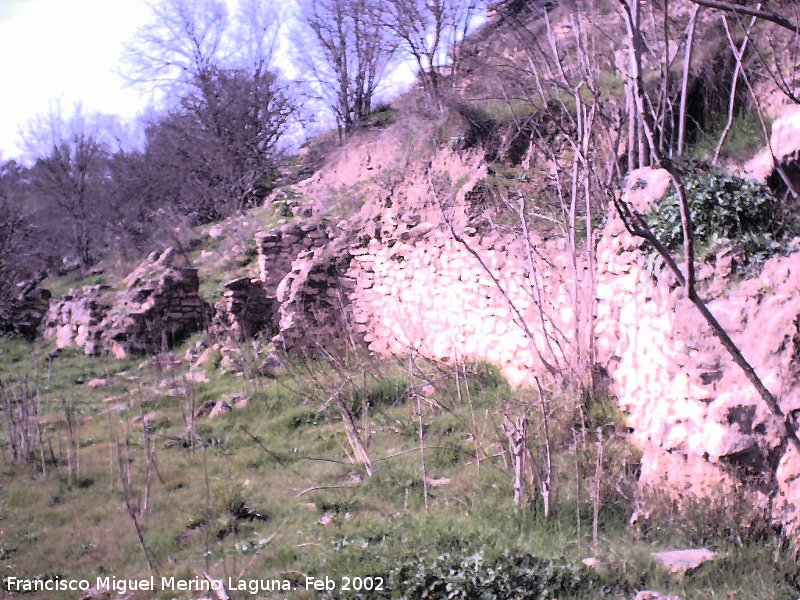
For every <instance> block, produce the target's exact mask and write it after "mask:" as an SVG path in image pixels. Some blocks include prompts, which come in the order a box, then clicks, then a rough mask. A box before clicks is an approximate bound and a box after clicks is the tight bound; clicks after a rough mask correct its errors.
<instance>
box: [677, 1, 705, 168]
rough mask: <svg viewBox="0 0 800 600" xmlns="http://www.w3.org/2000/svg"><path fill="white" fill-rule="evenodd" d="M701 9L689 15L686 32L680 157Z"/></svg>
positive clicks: (684, 136)
mask: <svg viewBox="0 0 800 600" xmlns="http://www.w3.org/2000/svg"><path fill="white" fill-rule="evenodd" d="M699 12H700V7H699V6H697V5H695V6H694V7H693V8H692V12H691V14H690V15H689V26H688V28H687V31H686V49H685V51H684V54H683V79H682V81H681V105H680V108H679V109H678V151H677V153H676V154H677V155H678V156H683V146H684V143H685V140H686V103H687V102H688V98H689V71H690V70H691V67H692V53H693V52H694V31H695V27H696V25H697V14H698V13H699Z"/></svg>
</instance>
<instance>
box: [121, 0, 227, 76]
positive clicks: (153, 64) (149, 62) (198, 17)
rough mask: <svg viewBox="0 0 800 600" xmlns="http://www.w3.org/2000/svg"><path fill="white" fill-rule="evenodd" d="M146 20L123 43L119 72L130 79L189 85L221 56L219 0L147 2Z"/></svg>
mask: <svg viewBox="0 0 800 600" xmlns="http://www.w3.org/2000/svg"><path fill="white" fill-rule="evenodd" d="M149 7H150V10H151V11H152V17H153V18H152V21H151V22H150V23H148V24H147V25H145V26H143V27H142V28H141V29H139V31H137V32H136V35H135V36H134V38H133V41H132V42H131V43H130V44H129V45H128V46H127V47H126V51H125V56H124V62H125V64H126V66H127V68H126V71H125V74H126V76H127V78H128V80H129V81H130V82H131V83H134V84H138V85H142V86H146V87H151V88H153V87H155V88H158V87H163V86H167V88H168V89H170V90H172V89H174V86H175V85H176V84H177V85H178V86H179V87H183V86H194V85H197V83H198V82H200V81H203V80H204V79H205V78H206V77H207V76H209V75H210V73H211V69H212V67H213V66H214V65H216V64H217V63H218V61H219V60H220V59H221V58H222V55H223V40H224V36H225V33H226V31H227V30H228V25H229V19H228V9H227V6H226V4H225V2H224V1H222V0H166V1H165V2H161V3H155V2H154V3H150V4H149Z"/></svg>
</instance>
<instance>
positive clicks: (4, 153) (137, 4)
mask: <svg viewBox="0 0 800 600" xmlns="http://www.w3.org/2000/svg"><path fill="white" fill-rule="evenodd" d="M149 14H150V13H149V9H148V8H147V5H146V4H145V2H144V0H0V57H1V58H0V160H5V159H9V158H17V157H19V156H20V154H21V152H22V144H21V140H20V136H19V131H20V128H23V127H25V126H26V125H27V124H28V122H29V121H30V120H31V119H32V118H33V117H34V116H35V115H37V114H46V113H48V112H49V111H50V108H51V106H52V104H53V103H54V102H60V104H61V107H62V109H63V110H64V111H65V112H67V113H70V112H71V110H72V107H73V105H74V104H76V103H78V102H80V103H81V104H82V106H83V108H84V109H85V110H86V111H87V112H94V111H99V112H104V113H110V114H116V115H119V116H120V117H122V118H123V119H126V120H127V119H133V118H134V117H135V116H136V115H137V113H139V112H140V111H142V110H143V109H144V108H145V105H146V104H147V99H146V98H144V97H143V96H142V95H141V94H140V93H139V92H137V91H135V90H133V89H131V88H128V87H126V86H125V83H124V81H123V80H122V78H121V77H120V76H119V75H118V74H117V73H116V71H117V70H118V68H119V66H120V63H119V61H120V56H121V55H122V51H123V47H124V44H125V43H126V42H127V41H128V40H129V39H130V38H131V37H132V36H133V34H134V32H135V31H136V29H138V28H139V27H140V26H141V25H143V24H144V23H146V22H147V20H148V18H149Z"/></svg>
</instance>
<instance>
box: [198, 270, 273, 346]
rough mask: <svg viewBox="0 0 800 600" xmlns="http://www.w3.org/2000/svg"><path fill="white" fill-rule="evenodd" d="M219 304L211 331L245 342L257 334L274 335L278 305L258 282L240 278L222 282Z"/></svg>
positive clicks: (261, 283) (260, 282) (216, 307)
mask: <svg viewBox="0 0 800 600" xmlns="http://www.w3.org/2000/svg"><path fill="white" fill-rule="evenodd" d="M222 287H224V288H225V291H224V292H223V294H222V300H220V301H219V302H217V304H216V305H215V307H214V308H215V311H214V321H213V325H212V328H213V329H214V330H215V331H218V332H219V333H221V334H223V335H227V336H230V337H231V338H232V339H234V340H236V341H239V342H241V341H244V340H246V339H248V338H251V337H253V336H254V335H256V334H257V333H259V332H262V331H267V332H269V333H270V334H274V333H277V331H276V329H275V324H276V322H277V319H276V312H277V303H276V301H275V298H274V296H273V297H270V296H268V295H267V291H266V289H265V287H264V282H262V281H261V280H260V279H250V278H248V277H239V278H236V279H232V280H230V281H227V282H225V283H224V284H223V285H222Z"/></svg>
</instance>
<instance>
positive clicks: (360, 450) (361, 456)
mask: <svg viewBox="0 0 800 600" xmlns="http://www.w3.org/2000/svg"><path fill="white" fill-rule="evenodd" d="M332 400H333V405H334V406H335V407H336V410H337V411H338V412H339V415H340V416H341V417H342V421H343V422H344V429H345V433H346V434H347V441H348V442H350V447H351V448H352V449H353V454H355V457H356V461H357V462H358V463H360V464H362V465H364V470H365V471H366V472H367V476H369V477H371V476H372V461H370V458H369V454H368V453H367V449H366V448H365V447H364V444H363V442H362V441H361V436H359V435H358V428H357V427H356V424H355V419H353V414H352V413H351V412H350V410H349V409H348V408H347V407H346V406H345V404H344V402H342V399H341V397H340V395H339V392H337V393H336V394H334V396H333V398H332Z"/></svg>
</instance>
